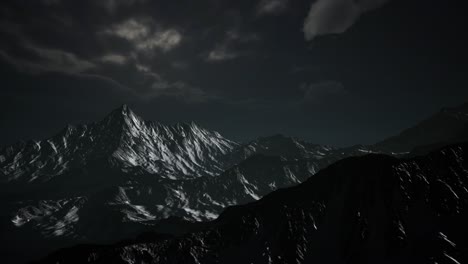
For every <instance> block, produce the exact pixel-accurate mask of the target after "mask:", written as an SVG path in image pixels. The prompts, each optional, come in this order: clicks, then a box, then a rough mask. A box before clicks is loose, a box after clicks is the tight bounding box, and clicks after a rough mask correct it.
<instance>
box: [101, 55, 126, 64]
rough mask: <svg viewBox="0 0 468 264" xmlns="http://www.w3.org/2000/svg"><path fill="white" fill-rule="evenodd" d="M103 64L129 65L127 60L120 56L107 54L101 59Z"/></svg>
mask: <svg viewBox="0 0 468 264" xmlns="http://www.w3.org/2000/svg"><path fill="white" fill-rule="evenodd" d="M100 61H101V62H104V63H110V64H118V65H123V64H125V63H127V58H126V57H125V56H122V55H119V54H106V55H104V56H102V57H101V58H100Z"/></svg>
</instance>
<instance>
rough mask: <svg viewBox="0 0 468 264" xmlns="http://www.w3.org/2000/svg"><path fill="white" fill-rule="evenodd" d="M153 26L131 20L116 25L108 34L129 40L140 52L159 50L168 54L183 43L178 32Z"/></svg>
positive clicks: (145, 22)
mask: <svg viewBox="0 0 468 264" xmlns="http://www.w3.org/2000/svg"><path fill="white" fill-rule="evenodd" d="M153 24H154V23H153V22H152V21H148V20H147V21H143V20H142V21H138V20H136V19H129V20H127V21H124V22H123V23H120V24H117V25H115V26H114V27H112V28H111V29H109V30H107V31H106V33H107V34H110V35H114V36H117V37H120V38H123V39H126V40H128V41H129V42H131V43H133V44H134V46H135V48H136V49H137V50H140V51H152V50H154V49H159V50H162V51H163V52H167V51H170V50H171V49H173V48H175V47H177V46H178V45H179V44H180V43H181V41H182V34H181V33H180V32H179V31H178V30H176V29H172V28H169V29H161V28H158V27H157V26H155V25H153ZM153 28H156V29H153Z"/></svg>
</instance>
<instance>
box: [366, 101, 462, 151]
mask: <svg viewBox="0 0 468 264" xmlns="http://www.w3.org/2000/svg"><path fill="white" fill-rule="evenodd" d="M467 132H468V103H465V104H463V105H461V106H458V107H452V108H444V109H442V110H441V111H440V112H438V113H436V114H434V115H432V116H431V117H429V118H428V119H426V120H424V121H422V122H421V123H419V124H417V125H416V126H414V127H411V128H408V129H406V130H404V131H402V132H401V133H400V134H399V135H396V136H393V137H390V138H388V139H385V140H383V141H381V142H379V143H377V144H375V147H376V148H377V149H379V150H382V151H384V152H409V151H412V150H414V149H415V148H416V150H415V153H424V152H427V151H429V150H434V149H437V148H439V147H442V146H445V145H448V144H452V143H456V142H462V141H464V140H466V139H467V135H468V133H467Z"/></svg>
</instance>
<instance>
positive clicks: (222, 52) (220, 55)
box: [206, 46, 239, 62]
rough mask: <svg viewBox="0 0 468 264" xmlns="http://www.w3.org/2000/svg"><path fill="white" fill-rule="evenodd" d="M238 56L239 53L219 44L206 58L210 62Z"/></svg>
mask: <svg viewBox="0 0 468 264" xmlns="http://www.w3.org/2000/svg"><path fill="white" fill-rule="evenodd" d="M238 56H239V54H236V53H234V52H233V51H229V50H228V49H227V48H226V47H224V46H219V47H216V48H215V49H213V50H212V51H210V52H209V53H208V56H207V58H206V60H207V61H209V62H218V61H225V60H231V59H234V58H236V57H238Z"/></svg>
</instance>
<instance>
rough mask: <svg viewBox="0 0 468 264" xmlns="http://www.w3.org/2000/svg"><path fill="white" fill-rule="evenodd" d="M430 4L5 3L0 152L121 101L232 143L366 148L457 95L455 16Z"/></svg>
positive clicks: (460, 77)
mask: <svg viewBox="0 0 468 264" xmlns="http://www.w3.org/2000/svg"><path fill="white" fill-rule="evenodd" d="M434 3H437V4H434ZM434 3H432V1H422V0H414V1H403V0H390V1H385V0H359V1H357V0H325V1H324V0H317V1H311V0H297V1H296V0H294V1H290V0H256V1H251V0H241V1H227V0H217V1H213V0H203V1H188V0H176V1H149V0H103V1H91V0H84V1H72V0H40V1H39V0H38V1H28V0H5V1H2V3H1V4H0V39H1V41H0V72H1V76H2V83H1V87H0V120H1V124H2V129H1V130H0V144H8V143H12V142H14V141H16V140H19V139H28V138H40V137H46V136H50V135H52V134H53V133H54V132H56V131H57V130H59V129H60V128H61V127H63V126H65V124H66V123H69V122H71V123H78V122H89V121H94V120H96V119H99V118H102V116H103V115H104V114H105V113H107V112H109V111H110V110H111V109H112V108H114V107H117V106H118V105H119V104H122V103H129V104H130V105H131V106H132V107H134V108H135V110H136V111H137V112H139V113H141V114H142V115H143V116H144V117H145V118H147V119H153V120H160V121H163V122H169V123H172V122H177V121H188V120H194V121H196V122H199V123H201V124H202V125H205V126H207V127H208V128H211V129H216V130H219V131H220V132H222V133H223V134H226V135H227V136H229V137H233V138H235V139H239V140H247V139H249V138H253V137H256V136H261V135H268V134H274V133H278V132H280V133H285V134H289V135H294V136H300V137H303V138H305V139H308V140H310V141H313V142H317V143H325V144H334V145H349V144H354V143H368V142H372V141H375V140H378V139H380V138H382V137H385V136H387V135H391V134H393V133H395V132H397V131H398V130H400V129H402V128H405V127H407V126H409V125H411V124H412V123H414V122H416V121H417V120H419V119H421V118H423V117H425V116H426V115H428V114H429V113H430V112H432V111H436V110H437V109H438V108H440V107H442V106H446V105H452V104H458V103H461V102H463V101H465V100H467V99H468V89H466V84H467V81H466V78H465V76H466V70H467V65H466V59H467V56H466V51H465V49H466V48H465V47H466V44H467V43H466V40H465V39H464V38H463V37H464V34H465V30H464V27H463V25H464V24H466V18H465V15H464V14H465V11H466V10H464V9H463V8H462V7H461V6H460V7H458V8H455V7H457V3H458V2H456V1H454V0H450V1H445V2H443V3H442V2H440V1H438V2H435V1H434Z"/></svg>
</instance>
